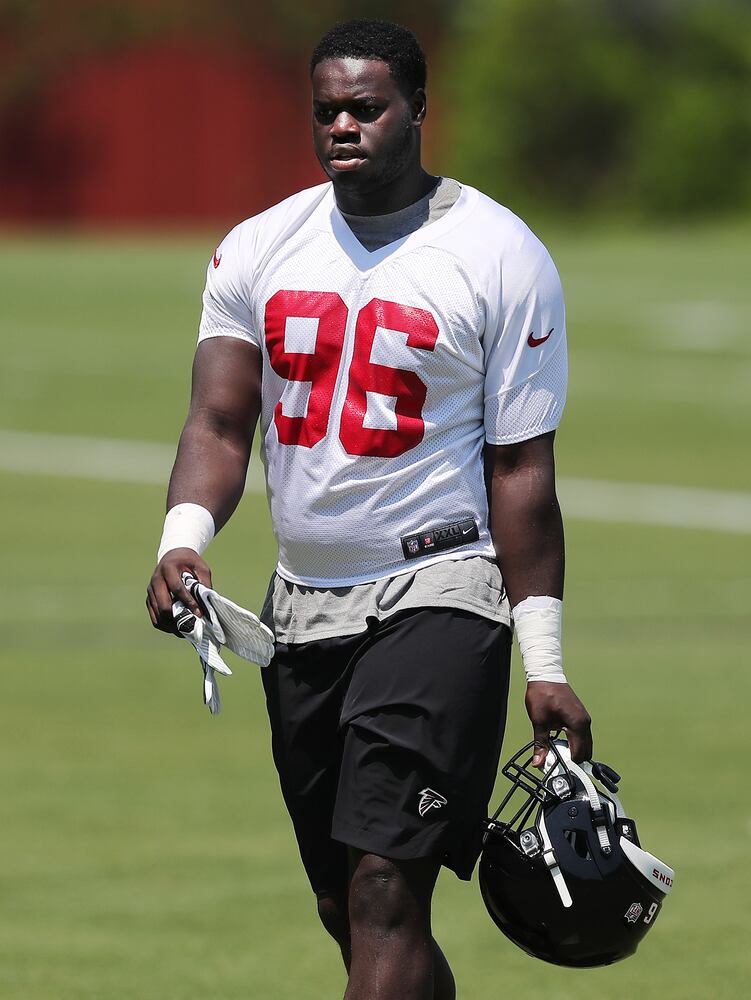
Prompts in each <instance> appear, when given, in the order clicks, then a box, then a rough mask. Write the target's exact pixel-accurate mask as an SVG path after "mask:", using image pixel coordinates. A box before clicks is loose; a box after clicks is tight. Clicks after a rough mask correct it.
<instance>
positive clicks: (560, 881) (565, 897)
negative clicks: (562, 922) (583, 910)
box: [539, 812, 574, 909]
mask: <svg viewBox="0 0 751 1000" xmlns="http://www.w3.org/2000/svg"><path fill="white" fill-rule="evenodd" d="M539 828H540V834H541V836H542V856H543V858H544V859H545V864H546V865H547V866H548V869H549V870H550V874H551V875H552V876H553V882H555V887H556V889H557V890H558V895H559V896H560V897H561V902H562V903H563V905H564V906H565V907H566V909H568V908H569V907H570V906H573V905H574V901H573V899H572V898H571V893H570V892H569V891H568V886H567V885H566V879H565V878H564V877H563V872H562V871H561V869H560V866H559V864H558V859H557V858H556V856H555V851H554V850H553V845H552V843H551V842H550V836H549V835H548V828H547V827H546V826H545V816H544V814H543V812H540V822H539Z"/></svg>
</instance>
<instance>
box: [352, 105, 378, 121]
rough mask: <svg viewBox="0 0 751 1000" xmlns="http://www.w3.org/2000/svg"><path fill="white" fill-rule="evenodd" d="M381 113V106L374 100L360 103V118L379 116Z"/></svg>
mask: <svg viewBox="0 0 751 1000" xmlns="http://www.w3.org/2000/svg"><path fill="white" fill-rule="evenodd" d="M379 113H380V108H379V107H378V105H377V104H374V103H373V102H372V101H364V102H363V103H362V104H360V105H358V108H357V117H358V118H377V117H378V114H379Z"/></svg>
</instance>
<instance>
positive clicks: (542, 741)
mask: <svg viewBox="0 0 751 1000" xmlns="http://www.w3.org/2000/svg"><path fill="white" fill-rule="evenodd" d="M532 733H533V736H534V741H535V752H534V756H533V757H532V766H533V767H540V768H541V767H543V765H544V764H545V758H546V757H547V755H548V749H549V747H550V730H549V729H547V728H546V727H545V726H542V725H540V724H539V723H538V722H535V723H534V725H533V726H532Z"/></svg>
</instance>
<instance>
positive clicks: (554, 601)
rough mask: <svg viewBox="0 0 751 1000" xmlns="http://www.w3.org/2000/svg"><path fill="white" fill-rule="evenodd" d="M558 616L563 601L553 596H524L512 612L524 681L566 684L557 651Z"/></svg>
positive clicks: (559, 634) (560, 656)
mask: <svg viewBox="0 0 751 1000" xmlns="http://www.w3.org/2000/svg"><path fill="white" fill-rule="evenodd" d="M562 613H563V601H559V600H558V598H557V597H528V598H526V600H524V601H520V602H519V603H518V604H517V605H516V607H515V608H513V609H512V611H511V615H512V617H513V619H514V628H515V629H516V637H517V639H518V640H519V649H520V651H521V654H522V663H523V664H524V673H525V674H526V675H527V682H529V681H549V682H552V683H554V684H567V683H568V682H567V680H566V675H565V674H564V672H563V651H562V649H561V619H562V617H563V614H562Z"/></svg>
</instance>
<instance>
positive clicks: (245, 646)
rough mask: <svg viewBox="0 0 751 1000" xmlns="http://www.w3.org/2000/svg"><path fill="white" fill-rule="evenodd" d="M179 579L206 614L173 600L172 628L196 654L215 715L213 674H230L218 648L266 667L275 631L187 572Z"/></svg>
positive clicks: (218, 704) (216, 692)
mask: <svg viewBox="0 0 751 1000" xmlns="http://www.w3.org/2000/svg"><path fill="white" fill-rule="evenodd" d="M182 581H183V584H184V586H185V587H186V589H187V590H189V591H190V592H191V594H192V595H193V597H194V598H195V599H196V601H198V602H199V604H200V605H201V607H203V609H204V611H205V614H206V617H205V618H196V616H195V615H194V614H192V613H191V612H190V611H189V610H188V609H187V608H186V607H185V605H184V604H183V603H182V601H174V602H173V604H172V614H173V616H174V618H175V629H176V632H177V635H178V636H179V637H180V638H181V639H187V640H188V642H190V643H191V644H192V646H193V648H194V649H195V650H196V652H197V653H198V657H199V659H200V661H201V667H202V668H203V700H204V703H205V704H206V705H208V708H209V711H210V712H211V714H212V715H217V714H218V713H219V711H220V710H221V701H220V698H219V686H218V684H217V681H216V677H215V674H217V673H219V674H224V675H225V676H227V677H229V676H231V674H232V671H231V670H230V668H229V667H228V666H227V664H226V663H225V662H224V660H223V659H222V656H221V653H220V652H219V649H220V647H221V646H226V647H227V648H228V649H231V650H232V652H233V653H237V655H238V656H242V657H243V659H245V660H250V661H251V662H252V663H257V664H259V666H261V667H267V666H268V665H269V663H270V662H271V657H272V656H273V655H274V634H273V632H272V631H271V630H270V629H269V628H267V627H266V626H265V625H264V624H263V622H262V621H260V620H259V618H258V617H257V616H256V615H254V614H253V612H252V611H248V610H246V609H245V608H241V607H240V606H239V604H235V603H234V602H233V601H230V600H228V599H227V598H226V597H222V595H221V594H218V593H217V592H216V591H215V590H212V589H211V588H210V587H205V586H204V585H203V584H202V583H199V581H198V580H197V579H196V578H195V577H194V576H192V575H191V574H190V573H183V575H182Z"/></svg>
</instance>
